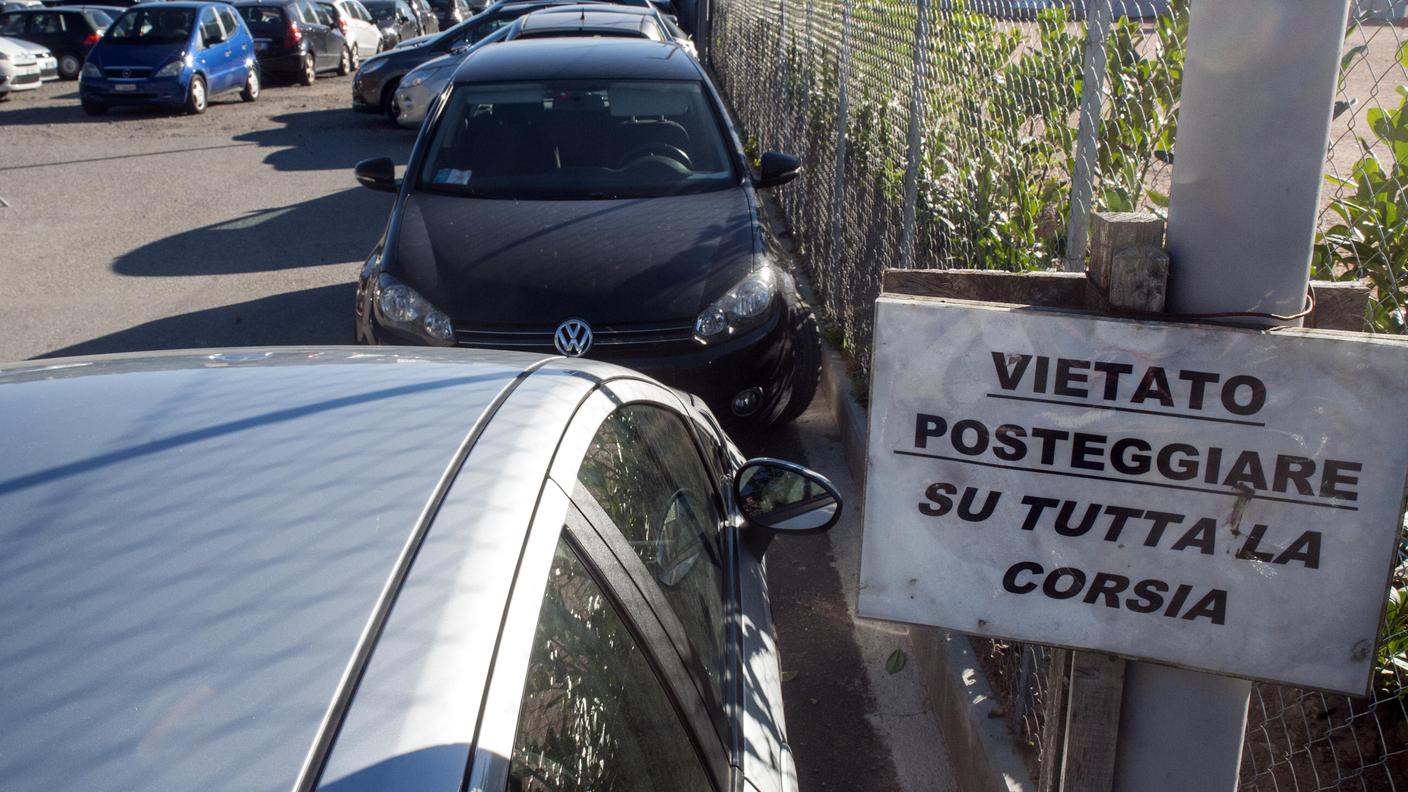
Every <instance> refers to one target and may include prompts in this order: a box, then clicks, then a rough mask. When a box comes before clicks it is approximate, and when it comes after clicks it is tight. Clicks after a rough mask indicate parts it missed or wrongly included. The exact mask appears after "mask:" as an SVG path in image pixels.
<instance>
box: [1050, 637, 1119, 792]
mask: <svg viewBox="0 0 1408 792" xmlns="http://www.w3.org/2000/svg"><path fill="white" fill-rule="evenodd" d="M1123 696H1124V661H1123V660H1121V659H1119V658H1118V657H1111V656H1110V655H1103V654H1098V653H1095V652H1071V692H1070V696H1069V702H1070V703H1069V705H1068V706H1067V708H1066V735H1065V736H1066V740H1065V746H1064V748H1063V749H1062V752H1061V753H1062V759H1063V761H1062V763H1061V792H1111V790H1113V789H1114V788H1115V749H1116V747H1117V746H1118V744H1119V732H1120V703H1121V700H1122V698H1123Z"/></svg>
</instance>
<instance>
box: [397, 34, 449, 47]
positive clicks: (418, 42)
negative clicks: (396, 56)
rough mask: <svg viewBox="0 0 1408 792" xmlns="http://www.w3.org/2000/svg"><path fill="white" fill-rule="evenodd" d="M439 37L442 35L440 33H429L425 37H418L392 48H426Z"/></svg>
mask: <svg viewBox="0 0 1408 792" xmlns="http://www.w3.org/2000/svg"><path fill="white" fill-rule="evenodd" d="M439 35H440V34H439V33H427V34H426V35H424V36H416V37H415V38H408V39H406V40H404V41H402V42H401V43H399V44H397V45H396V46H395V47H392V49H398V50H403V49H411V48H412V47H422V46H425V45H426V44H429V43H430V40H431V39H433V38H436V37H437V36H439Z"/></svg>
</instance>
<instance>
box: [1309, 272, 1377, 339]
mask: <svg viewBox="0 0 1408 792" xmlns="http://www.w3.org/2000/svg"><path fill="white" fill-rule="evenodd" d="M1310 290H1311V291H1312V292H1314V293H1315V312H1314V313H1312V314H1311V315H1310V316H1307V317H1306V318H1305V326H1306V327H1317V328H1319V329H1321V330H1349V331H1351V332H1355V333H1362V332H1364V330H1365V318H1364V315H1365V313H1366V312H1367V310H1368V308H1369V294H1370V290H1369V287H1368V286H1366V285H1365V284H1364V282H1363V281H1311V282H1310Z"/></svg>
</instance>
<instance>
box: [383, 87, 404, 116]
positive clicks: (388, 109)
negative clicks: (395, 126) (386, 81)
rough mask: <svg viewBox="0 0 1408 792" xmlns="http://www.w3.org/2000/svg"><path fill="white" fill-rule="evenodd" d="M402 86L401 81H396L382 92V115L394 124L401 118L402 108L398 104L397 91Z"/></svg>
mask: <svg viewBox="0 0 1408 792" xmlns="http://www.w3.org/2000/svg"><path fill="white" fill-rule="evenodd" d="M400 86H401V81H400V80H396V81H395V82H393V83H391V84H390V85H387V86H386V87H385V88H383V89H382V91H381V112H382V115H384V116H386V117H387V118H389V119H391V121H392V123H395V122H396V119H398V118H400V117H401V107H400V106H399V105H397V104H396V89H397V88H399V87H400Z"/></svg>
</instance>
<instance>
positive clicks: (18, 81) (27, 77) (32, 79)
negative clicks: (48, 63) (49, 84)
mask: <svg viewBox="0 0 1408 792" xmlns="http://www.w3.org/2000/svg"><path fill="white" fill-rule="evenodd" d="M37 82H39V72H32V73H30V74H19V75H16V76H15V82H14V84H15V85H32V84H34V83H37Z"/></svg>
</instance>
